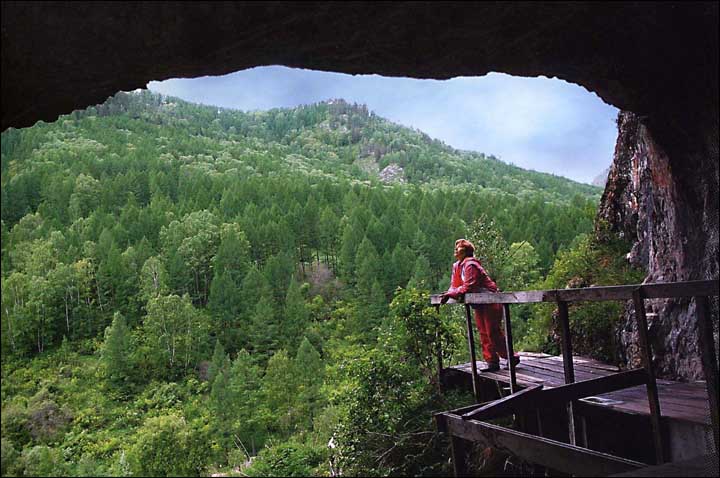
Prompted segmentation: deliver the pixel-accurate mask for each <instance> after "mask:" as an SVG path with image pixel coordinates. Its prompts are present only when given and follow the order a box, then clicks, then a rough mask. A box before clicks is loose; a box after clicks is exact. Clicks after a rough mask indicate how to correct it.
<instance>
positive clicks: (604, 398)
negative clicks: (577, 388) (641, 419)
mask: <svg viewBox="0 0 720 478" xmlns="http://www.w3.org/2000/svg"><path fill="white" fill-rule="evenodd" d="M519 355H520V357H521V360H520V364H519V365H518V366H517V367H516V368H515V371H516V376H517V383H518V385H519V386H520V387H527V386H530V385H533V384H539V383H541V384H543V387H544V388H553V387H558V386H560V385H564V384H565V379H564V374H563V363H562V357H555V356H551V355H547V354H540V353H532V352H520V354H519ZM573 363H574V365H575V380H576V381H578V382H579V381H582V380H589V379H593V378H598V377H602V376H606V375H610V374H612V373H615V372H618V371H619V369H618V368H617V367H614V366H612V365H607V364H604V363H601V362H598V361H597V360H593V359H590V358H585V357H578V356H574V357H573ZM485 366H486V364H485V363H484V362H480V361H478V370H481V369H482V368H484V367H485ZM505 366H506V364H505V363H504V361H502V360H501V370H499V371H498V372H493V373H485V372H483V373H478V375H479V376H480V378H481V379H484V380H493V381H496V382H500V383H502V384H507V385H509V384H510V372H509V370H507V369H505V368H504V367H505ZM447 370H448V371H451V372H450V373H462V374H467V375H468V377H469V376H470V375H471V371H470V363H469V362H468V363H465V364H460V365H455V366H453V367H449V369H447ZM657 385H658V394H659V398H660V411H661V414H662V417H663V418H665V419H672V420H680V421H685V422H690V423H696V424H701V425H707V426H711V419H710V406H709V402H708V395H707V389H706V386H705V382H693V383H683V382H673V381H670V380H657ZM581 401H583V402H585V403H588V404H591V405H596V406H600V407H607V408H610V409H613V410H616V411H619V412H623V413H629V414H637V415H647V416H650V408H649V406H648V399H647V392H646V387H645V386H644V385H640V386H637V387H632V388H627V389H624V390H620V391H617V392H610V393H606V394H603V395H599V396H597V397H588V398H585V399H582V400H581Z"/></svg>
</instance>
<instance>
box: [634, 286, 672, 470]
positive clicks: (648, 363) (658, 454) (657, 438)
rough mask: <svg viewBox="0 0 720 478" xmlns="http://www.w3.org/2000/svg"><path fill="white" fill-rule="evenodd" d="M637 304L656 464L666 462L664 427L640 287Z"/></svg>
mask: <svg viewBox="0 0 720 478" xmlns="http://www.w3.org/2000/svg"><path fill="white" fill-rule="evenodd" d="M633 303H634V305H635V320H637V328H638V339H639V340H638V341H639V342H640V344H639V345H640V357H641V358H642V362H643V366H644V367H645V371H646V372H647V379H648V380H647V383H646V387H647V397H648V403H649V404H650V421H651V423H652V428H653V443H654V445H655V459H656V464H657V465H660V464H662V463H665V457H664V454H665V451H664V449H663V437H662V428H661V427H660V400H659V399H658V390H657V383H655V370H654V369H653V364H652V349H651V347H650V340H649V338H648V326H647V318H646V317H645V301H644V295H643V291H642V289H641V288H640V287H638V288H637V289H636V290H635V291H634V292H633Z"/></svg>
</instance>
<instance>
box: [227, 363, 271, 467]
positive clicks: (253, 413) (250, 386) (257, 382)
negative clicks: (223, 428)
mask: <svg viewBox="0 0 720 478" xmlns="http://www.w3.org/2000/svg"><path fill="white" fill-rule="evenodd" d="M261 383H262V380H261V370H260V367H258V366H257V365H255V364H254V363H253V358H252V357H251V356H250V354H249V353H248V352H247V351H246V350H245V349H242V350H240V352H238V355H237V357H235V360H234V361H233V363H232V366H231V367H230V371H229V373H228V388H229V390H230V397H231V405H230V406H231V408H232V410H233V420H234V429H235V431H236V432H237V435H238V437H239V438H240V440H241V441H242V442H243V443H244V444H245V447H246V448H247V449H248V450H252V454H253V455H254V454H255V449H256V448H257V447H259V446H261V445H262V442H263V441H264V437H265V435H266V431H265V426H264V425H263V420H262V417H261V416H260V414H259V413H258V408H259V406H260V400H261V398H262V397H261V396H260V390H261Z"/></svg>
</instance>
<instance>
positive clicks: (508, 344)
mask: <svg viewBox="0 0 720 478" xmlns="http://www.w3.org/2000/svg"><path fill="white" fill-rule="evenodd" d="M503 310H504V311H505V350H506V352H507V357H508V358H507V360H508V368H509V369H510V393H515V392H517V379H516V378H515V364H513V361H512V358H513V356H514V355H515V353H514V352H513V340H512V324H511V323H510V304H503Z"/></svg>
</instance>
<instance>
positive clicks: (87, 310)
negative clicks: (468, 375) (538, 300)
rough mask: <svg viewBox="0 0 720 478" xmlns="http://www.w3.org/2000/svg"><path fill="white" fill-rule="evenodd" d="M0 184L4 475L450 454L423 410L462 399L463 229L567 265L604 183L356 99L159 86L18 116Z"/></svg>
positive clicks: (485, 241)
mask: <svg viewBox="0 0 720 478" xmlns="http://www.w3.org/2000/svg"><path fill="white" fill-rule="evenodd" d="M388 165H397V166H399V167H400V168H402V177H401V179H399V180H396V181H395V182H392V183H385V182H383V181H381V180H380V179H379V177H378V172H379V171H380V170H382V169H383V168H385V167H386V166H388ZM1 186H2V474H3V475H12V474H20V475H22V474H24V475H26V476H47V475H81V476H85V475H87V476H94V475H129V474H136V475H137V474H140V475H166V474H167V475H198V474H201V475H202V474H207V473H209V472H211V471H213V470H224V471H226V472H227V471H229V470H231V469H232V468H235V467H240V468H241V469H242V473H245V474H250V475H268V474H274V475H276V476H278V475H279V476H282V475H287V474H295V475H303V474H305V475H307V474H328V473H329V472H330V468H329V463H330V462H332V463H334V465H333V466H335V467H339V468H341V469H342V470H343V472H344V473H346V474H362V475H383V474H388V473H394V474H442V473H446V472H447V470H446V469H445V467H446V466H447V463H446V461H445V460H444V458H443V456H444V453H445V451H444V447H445V446H446V444H445V443H443V442H442V441H441V440H439V439H438V437H436V436H435V435H434V434H433V433H432V428H431V425H430V421H429V420H430V411H431V410H433V409H438V408H440V407H442V406H445V405H447V402H446V401H447V400H454V399H457V400H459V401H462V397H454V398H453V397H452V396H450V397H448V396H445V397H441V396H439V395H437V393H436V387H435V380H436V377H434V368H433V367H434V365H433V363H434V362H433V360H434V358H433V355H432V351H433V350H434V341H435V337H436V336H439V337H441V338H442V340H444V342H445V345H444V350H445V352H446V354H447V355H448V357H447V359H448V360H454V361H458V360H461V358H460V357H458V356H454V357H452V354H453V350H454V349H455V348H456V347H457V346H458V345H460V346H462V341H463V338H462V328H461V321H459V320H458V319H457V317H454V316H453V315H452V313H451V312H446V313H444V314H443V315H441V316H437V315H436V314H435V313H434V312H433V311H430V310H428V309H427V308H426V306H427V303H428V298H427V294H428V292H429V291H431V290H432V291H438V290H440V289H444V288H446V287H447V283H448V282H449V270H450V265H451V263H452V262H453V260H454V259H453V257H452V249H453V243H454V240H455V239H457V238H459V237H469V238H470V239H472V240H474V241H476V243H477V245H478V246H480V247H479V250H478V252H479V255H480V257H481V259H482V260H483V261H484V262H485V264H486V266H487V268H488V270H489V271H490V273H491V274H492V275H493V277H494V278H495V279H496V280H497V282H498V284H499V286H500V287H501V288H503V289H505V290H512V289H523V288H531V287H532V286H535V285H538V284H541V283H542V281H543V280H547V281H554V282H553V283H555V282H561V281H563V280H567V279H568V278H569V277H566V276H568V275H572V273H574V272H573V271H574V269H568V266H567V264H568V263H569V262H571V259H572V258H573V257H576V256H573V255H572V254H576V255H577V254H578V252H577V251H580V252H582V253H583V254H586V256H588V257H589V255H590V254H591V253H592V251H591V249H592V247H590V246H589V245H588V242H587V240H586V238H587V236H584V234H587V233H589V232H590V231H591V230H592V226H593V224H592V221H593V217H594V214H595V207H596V203H597V200H598V199H599V194H600V190H599V189H597V188H594V187H592V186H588V185H582V184H578V183H574V182H572V181H569V180H566V179H563V178H559V177H556V176H552V175H548V174H541V173H535V172H529V171H524V170H521V169H519V168H517V167H514V166H511V165H507V164H504V163H502V162H500V161H498V160H496V159H495V158H494V157H492V156H485V155H484V154H480V153H472V152H459V151H456V150H454V149H452V148H450V147H448V146H446V145H444V144H442V143H441V142H439V141H437V140H432V139H431V138H429V137H428V136H427V135H425V134H423V133H421V132H419V131H414V130H410V129H407V128H404V127H401V126H399V125H395V124H393V123H391V122H388V121H387V120H384V119H382V118H380V117H378V116H376V115H374V114H373V113H371V112H368V110H367V108H366V107H364V106H358V105H350V104H348V103H346V102H344V101H342V100H333V101H328V102H323V103H319V104H315V105H310V106H303V107H299V108H295V109H286V110H272V111H267V112H251V113H245V112H240V111H233V110H225V109H218V108H216V107H208V106H199V105H193V104H189V103H186V102H183V101H181V100H179V99H175V98H166V97H161V96H159V95H155V94H151V93H149V92H147V91H141V92H135V93H130V94H126V93H119V94H117V95H116V96H115V97H113V98H110V99H109V100H108V101H107V102H106V103H104V104H102V105H98V106H96V107H91V108H88V109H87V110H84V111H77V112H74V113H73V114H71V115H68V116H64V117H62V118H60V119H59V120H58V121H57V122H55V123H52V124H45V123H38V124H37V125H35V126H33V127H32V128H27V129H24V130H13V129H11V130H8V131H5V132H3V133H2V184H1ZM571 244H573V246H572V247H571ZM583 248H584V249H583ZM586 256H582V257H583V258H585V257H586ZM556 257H560V258H561V259H562V260H561V261H560V262H558V263H556ZM593 260H594V259H593ZM554 264H559V265H560V266H562V267H564V269H562V268H560V269H559V268H558V267H560V266H556V267H553V266H554ZM568 270H569V271H570V272H568ZM548 273H549V274H548ZM546 276H547V279H546ZM555 286H556V287H558V286H560V287H561V286H562V285H555ZM533 313H534V312H532V311H529V310H524V311H521V313H519V314H517V315H518V316H517V318H514V320H517V321H518V325H517V330H518V338H517V339H516V340H518V341H519V342H522V341H523V339H524V336H527V337H526V338H527V340H526V342H527V343H528V344H536V345H538V344H539V345H542V344H543V340H545V337H547V336H549V335H550V334H551V331H550V324H549V318H548V317H549V315H550V313H551V311H540V312H538V314H540V315H539V316H537V317H533ZM543 314H544V315H543ZM528 323H530V324H531V325H532V326H529V325H527V324H528ZM331 438H332V447H328V442H329V441H330V440H331Z"/></svg>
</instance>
